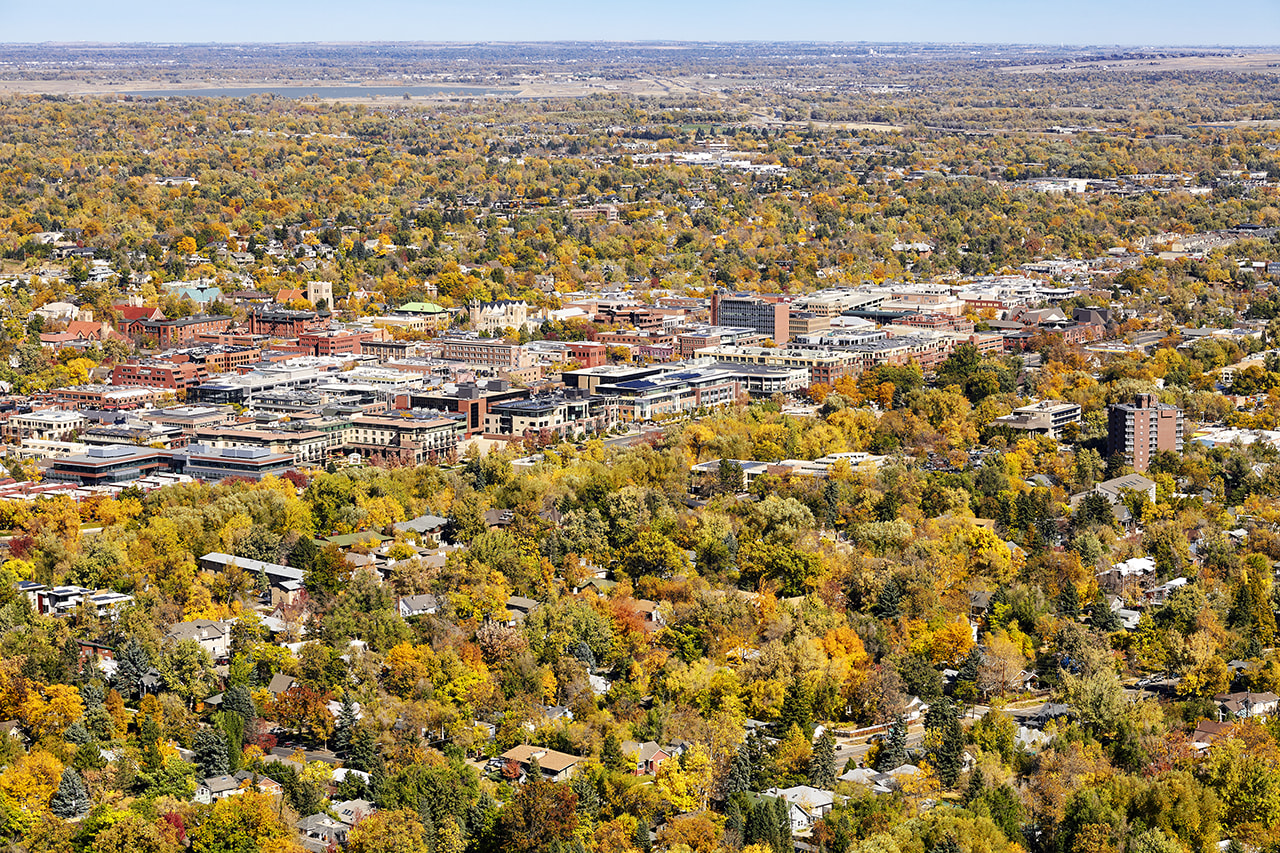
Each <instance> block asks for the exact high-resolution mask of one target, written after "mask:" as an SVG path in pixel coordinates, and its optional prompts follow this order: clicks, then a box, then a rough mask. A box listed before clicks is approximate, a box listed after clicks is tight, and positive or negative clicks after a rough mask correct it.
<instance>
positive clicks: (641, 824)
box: [631, 815, 653, 853]
mask: <svg viewBox="0 0 1280 853" xmlns="http://www.w3.org/2000/svg"><path fill="white" fill-rule="evenodd" d="M631 843H632V844H633V845H634V846H635V848H636V849H637V850H639V851H640V853H650V851H651V850H653V842H652V841H651V840H650V839H649V820H648V818H646V817H645V816H644V815H640V816H639V818H638V819H637V820H636V832H635V835H634V836H633V837H632V839H631Z"/></svg>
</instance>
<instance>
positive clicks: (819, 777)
mask: <svg viewBox="0 0 1280 853" xmlns="http://www.w3.org/2000/svg"><path fill="white" fill-rule="evenodd" d="M809 784H810V785H812V786H813V787H815V788H821V789H822V790H824V791H829V790H831V789H833V788H834V787H835V786H836V739H835V737H834V736H833V735H832V734H831V732H829V731H827V732H823V733H822V736H821V737H820V738H818V742H817V744H815V745H814V748H813V761H811V762H810V763H809Z"/></svg>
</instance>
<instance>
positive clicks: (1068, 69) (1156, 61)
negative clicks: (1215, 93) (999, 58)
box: [1001, 53, 1280, 74]
mask: <svg viewBox="0 0 1280 853" xmlns="http://www.w3.org/2000/svg"><path fill="white" fill-rule="evenodd" d="M1001 70H1002V71H1004V72H1006V73H1009V74H1068V73H1079V72H1082V71H1144V72H1169V71H1206V72H1214V71H1218V72H1231V73H1235V74H1280V53H1233V54H1229V55H1225V56H1170V57H1164V58H1152V57H1138V58H1134V59H1097V60H1088V61H1083V62H1080V61H1069V62H1046V63H1041V64H1036V65H1009V66H1006V67H1004V68H1002V69H1001Z"/></svg>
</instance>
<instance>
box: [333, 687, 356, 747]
mask: <svg viewBox="0 0 1280 853" xmlns="http://www.w3.org/2000/svg"><path fill="white" fill-rule="evenodd" d="M356 722H357V720H356V703H355V699H353V698H351V691H350V690H348V691H346V692H345V693H343V694H342V711H341V712H340V713H339V714H338V722H337V725H336V726H334V729H333V751H334V752H336V753H338V754H340V755H342V754H345V753H346V751H347V750H348V749H350V748H351V740H352V738H353V737H354V735H355V731H356Z"/></svg>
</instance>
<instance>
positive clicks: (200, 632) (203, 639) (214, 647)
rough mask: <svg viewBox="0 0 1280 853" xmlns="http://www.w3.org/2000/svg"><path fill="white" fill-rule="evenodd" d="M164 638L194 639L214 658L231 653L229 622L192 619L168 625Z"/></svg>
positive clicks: (217, 658) (223, 658) (219, 658)
mask: <svg viewBox="0 0 1280 853" xmlns="http://www.w3.org/2000/svg"><path fill="white" fill-rule="evenodd" d="M165 638H166V639H168V640H172V641H173V642H175V643H181V642H183V641H184V640H194V641H195V642H196V644H197V645H199V646H200V648H202V649H204V650H205V651H207V652H208V653H209V655H210V656H211V657H212V658H213V659H214V660H215V661H219V660H225V659H226V658H227V657H228V656H229V655H230V654H231V624H230V623H229V622H216V621H214V620H212V619H193V620H191V621H190V622H179V623H177V624H175V625H171V626H170V627H169V633H168V634H166V635H165Z"/></svg>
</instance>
